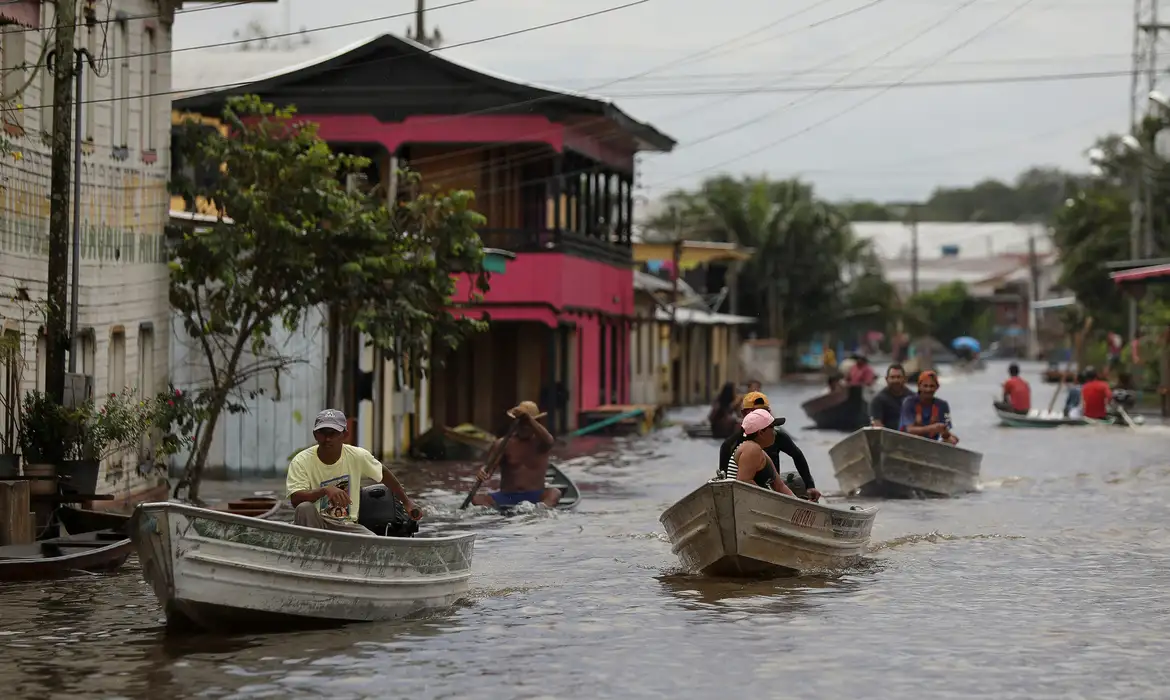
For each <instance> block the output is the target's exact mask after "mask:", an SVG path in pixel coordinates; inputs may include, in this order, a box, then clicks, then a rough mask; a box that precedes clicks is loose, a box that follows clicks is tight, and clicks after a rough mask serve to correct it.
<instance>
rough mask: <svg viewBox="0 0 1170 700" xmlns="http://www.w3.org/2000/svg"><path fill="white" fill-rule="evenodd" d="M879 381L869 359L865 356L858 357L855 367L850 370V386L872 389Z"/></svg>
mask: <svg viewBox="0 0 1170 700" xmlns="http://www.w3.org/2000/svg"><path fill="white" fill-rule="evenodd" d="M876 381H877V377H876V376H875V375H874V373H873V367H871V366H870V364H869V358H867V357H866V356H865V355H856V356H855V360H854V363H853V366H852V367H850V368H849V378H848V382H849V386H861V387H871V386H873V383H874V382H876Z"/></svg>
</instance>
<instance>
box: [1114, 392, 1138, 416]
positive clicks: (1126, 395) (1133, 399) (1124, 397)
mask: <svg viewBox="0 0 1170 700" xmlns="http://www.w3.org/2000/svg"><path fill="white" fill-rule="evenodd" d="M1113 403H1115V404H1117V405H1118V406H1121V407H1122V408H1124V409H1125V410H1127V411H1128V410H1129V409H1131V408H1133V406H1134V404H1135V403H1137V396H1135V395H1134V393H1133V392H1132V391H1129V390H1127V389H1114V390H1113Z"/></svg>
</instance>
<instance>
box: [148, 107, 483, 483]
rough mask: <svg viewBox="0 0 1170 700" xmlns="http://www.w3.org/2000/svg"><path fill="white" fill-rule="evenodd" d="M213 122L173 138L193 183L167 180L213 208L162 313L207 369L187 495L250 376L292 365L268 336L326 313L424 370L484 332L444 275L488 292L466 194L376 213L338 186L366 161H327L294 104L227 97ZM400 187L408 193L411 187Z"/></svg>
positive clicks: (176, 271) (476, 221)
mask: <svg viewBox="0 0 1170 700" xmlns="http://www.w3.org/2000/svg"><path fill="white" fill-rule="evenodd" d="M223 123H224V125H225V126H226V127H227V133H226V134H224V133H220V132H219V131H218V130H208V129H206V128H201V127H200V126H199V125H198V124H197V123H194V122H188V123H186V124H184V125H182V127H181V129H180V132H179V134H178V135H177V136H178V138H177V139H176V143H177V152H176V153H175V157H176V158H178V159H179V160H180V162H181V163H183V164H185V165H187V166H189V168H188V169H187V170H186V172H188V173H189V174H194V173H200V174H203V176H202V177H199V178H198V179H196V178H195V177H185V178H181V179H178V180H176V182H175V183H174V189H175V192H176V193H177V194H181V195H182V196H183V197H184V199H185V200H187V201H188V202H189V203H193V202H194V201H195V200H196V199H197V198H200V199H202V200H204V201H207V202H211V203H213V205H214V207H215V210H216V211H217V212H218V217H217V218H216V220H215V221H214V222H212V223H209V224H206V225H200V226H198V227H196V228H195V229H194V230H188V231H185V232H182V233H180V234H177V235H174V236H172V238H173V244H172V251H171V252H172V262H171V264H170V266H171V285H170V300H171V304H172V306H173V308H174V310H175V312H176V313H177V314H178V316H179V318H180V319H181V321H182V325H183V329H184V331H185V332H186V335H187V336H188V337H189V338H190V339H191V342H192V343H193V344H194V345H195V346H196V348H198V354H199V356H200V359H201V360H202V362H203V363H205V366H206V372H207V381H206V385H205V386H202V387H198V388H197V391H198V392H199V393H200V396H199V397H197V398H193V399H192V401H193V404H194V405H196V406H198V407H199V411H200V413H199V415H198V423H199V425H198V427H197V428H196V430H195V431H194V446H193V449H192V450H191V451H190V454H189V457H188V459H187V464H186V470H185V474H184V483H186V485H187V486H188V489H189V490H188V496H189V497H190V498H191V499H197V498H198V494H199V482H200V476H201V474H202V471H203V467H204V465H205V464H206V461H207V456H208V451H209V449H210V447H211V443H212V439H213V436H214V432H215V429H216V425H217V423H218V421H219V419H220V417H221V416H222V415H224V413H225V412H228V411H238V410H242V407H243V406H242V404H243V402H242V399H243V398H245V395H246V392H245V389H244V388H245V387H247V386H249V385H250V383H251V382H253V381H254V380H255V379H257V378H258V377H260V376H262V375H268V376H272V375H274V374H276V375H279V374H280V373H282V372H283V371H285V370H286V369H287V368H288V367H289V366H290V365H291V364H293V363H296V362H298V361H300V358H297V357H290V356H287V355H285V354H284V353H283V352H282V348H281V347H280V345H279V344H277V343H275V342H274V341H273V339H272V333H273V331H274V330H275V329H276V328H278V327H281V328H283V329H285V330H286V331H289V332H293V331H297V330H299V329H301V328H302V327H303V325H304V323H305V319H306V315H307V313H308V312H309V311H310V310H313V309H319V308H322V307H325V306H328V307H330V308H331V309H332V310H333V312H334V313H336V314H338V315H339V316H340V317H339V318H338V319H336V320H337V321H339V322H340V324H341V325H342V327H346V328H352V329H355V330H358V331H360V332H362V333H364V334H366V336H367V337H369V338H370V339H371V342H372V343H373V344H374V346H375V347H377V348H379V349H381V350H382V351H383V353H384V356H385V357H387V358H388V359H395V360H400V359H401V358H403V357H409V358H410V361H411V362H412V364H413V366H415V367H423V366H425V365H426V362H427V360H428V358H429V357H430V356H431V353H432V351H436V352H437V351H442V350H445V349H448V348H452V347H454V346H455V345H456V344H457V343H458V342H459V341H460V340H461V339H462V338H464V337H465V336H466V335H467V334H468V333H470V332H472V331H474V330H477V329H481V328H482V323H480V322H476V321H472V320H469V319H464V318H456V317H454V316H452V315H451V313H450V312H449V309H450V307H451V306H452V303H453V299H452V297H453V295H454V293H455V281H454V280H455V275H456V274H458V273H470V274H472V275H474V276H475V277H476V281H477V283H476V285H475V289H477V290H479V291H486V289H487V278H486V273H484V272H483V266H482V262H483V248H482V245H481V243H480V240H479V236H478V235H477V233H476V229H477V227H479V226H481V225H482V224H483V223H484V219H483V217H481V216H480V215H479V214H477V213H476V212H475V211H474V210H473V209H472V205H473V201H474V195H473V194H472V193H470V192H465V191H458V192H448V193H427V194H420V195H418V196H415V197H413V198H412V199H410V200H409V201H406V202H404V203H399V204H397V205H395V206H394V207H393V208H387V206H385V203H384V202H379V201H376V200H373V199H371V198H369V197H367V196H366V195H363V194H361V193H358V192H354V191H352V189H350V188H347V187H346V186H345V184H344V182H343V179H344V178H345V177H346V176H347V175H349V174H352V173H358V172H360V171H361V170H362V169H363V168H365V167H367V166H368V161H367V160H365V159H362V158H356V157H351V156H346V155H339V154H336V153H333V152H332V151H331V150H330V148H329V147H328V145H327V144H326V143H325V142H324V141H322V140H321V139H320V138H319V137H318V135H317V127H316V125H314V124H312V123H310V122H308V121H304V120H298V119H297V118H296V116H295V112H294V110H293V109H292V108H280V109H278V108H276V107H274V106H273V105H271V104H267V103H264V102H262V101H261V100H260V99H259V98H258V97H255V96H247V97H241V98H234V99H232V100H231V101H229V103H228V104H227V106H226V108H225V109H224V112H223ZM208 174H210V175H208ZM406 183H407V186H408V187H411V188H414V189H417V185H418V180H417V178H416V177H414V176H408V177H406Z"/></svg>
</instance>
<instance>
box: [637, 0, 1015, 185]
mask: <svg viewBox="0 0 1170 700" xmlns="http://www.w3.org/2000/svg"><path fill="white" fill-rule="evenodd" d="M972 2H974V0H967V1H966V2H964V3H963V5H961V6H960V7H959V10H962V9H963V8H966V7H967V6H969V5H970V4H972ZM1032 2H1033V0H1023V2H1021V3H1020V4H1018V5H1016V6H1015V7H1014V8H1012V10H1011V11H1009V12H1008V13H1007V14H1005V15H1003V16H1002V17H1000V18H999V19H997V20H996V21H994V22H992V23H991V24H989V25H987V26H985V27H984V28H983V29H981V30H979V31H978V32H976V33H975V34H973V35H972V36H971V37H969V38H968V39H967V40H965V41H963V42H962V43H960V44H958V45H956V46H954V47H952V48H951V49H948V50H947V51H946V52H944V53H943V54H942V55H940V56H938V57H937V58H936V59H935V61H933V62H932V63H930V64H926V65H925V66H923V67H921V68H918V69H916V70H914V71H913V72H911V73H909V74H907V75H906V76H905V77H904V78H903V79H902V80H901V81H899V83H898V84H897V85H901V84H905V83H906V82H908V81H909V80H910V79H912V78H914V77H915V76H917V75H920V74H921V73H923V72H924V71H926V70H928V69H929V68H930V67H931V66H932V65H934V64H937V63H939V62H941V61H943V60H945V59H946V58H947V57H949V56H951V55H952V54H955V53H957V52H958V51H960V50H962V49H964V48H966V47H967V46H970V45H971V44H972V43H974V42H975V41H976V40H978V39H979V38H981V37H983V36H984V35H986V34H987V33H988V32H990V31H991V30H992V29H995V28H996V27H998V26H1000V25H1001V24H1003V23H1004V22H1006V21H1007V20H1009V19H1011V18H1012V17H1013V16H1015V15H1016V14H1018V13H1019V12H1020V11H1022V10H1023V9H1024V8H1026V7H1027V6H1028V5H1030V4H1032ZM892 89H894V86H887V87H884V88H882V89H881V90H879V91H878V92H876V93H874V94H872V95H869V96H867V97H866V98H864V99H862V100H860V101H858V102H855V103H854V104H852V105H850V106H849V107H847V108H845V109H843V110H841V111H838V112H836V113H834V114H832V115H830V116H829V117H826V118H825V119H822V120H820V121H818V122H816V123H814V124H810V125H809V126H807V127H805V128H803V129H800V130H798V131H794V132H792V133H790V134H787V135H786V136H783V137H781V138H779V139H776V140H775V141H771V142H769V143H767V144H764V145H763V146H757V147H756V148H754V149H752V150H751V151H748V152H745V153H741V154H739V155H738V156H735V157H733V158H728V159H726V160H723V161H720V162H718V163H715V164H713V165H709V166H706V167H703V168H699V169H697V170H692V171H689V172H686V173H682V174H679V175H675V176H672V177H670V178H667V179H665V180H660V181H658V182H656V183H653V184H652V185H650V186H648V187H647V189H656V188H658V187H661V186H662V185H663V184H666V183H668V182H674V181H676V180H679V179H682V178H686V177H693V176H695V175H701V174H703V173H706V172H710V171H711V170H715V169H716V168H722V167H725V166H727V165H730V164H732V163H736V162H739V161H741V160H743V159H744V158H749V157H751V156H753V155H757V154H760V153H763V152H765V151H768V150H770V149H772V148H775V147H776V146H779V145H781V144H784V143H787V142H789V141H791V140H792V139H794V138H797V137H799V136H803V135H804V134H807V133H809V132H810V131H813V130H814V129H817V128H820V127H822V126H825V125H826V124H830V123H832V122H834V121H836V120H837V119H839V118H841V117H843V116H845V115H846V114H849V113H851V112H853V111H855V110H857V109H860V108H861V107H863V106H865V105H867V104H869V103H870V102H873V101H874V100H876V99H877V98H879V97H881V96H882V95H885V94H886V93H887V92H889V91H890V90H892ZM727 133H731V130H722V131H721V132H720V133H719V135H724V134H727ZM706 140H709V139H706Z"/></svg>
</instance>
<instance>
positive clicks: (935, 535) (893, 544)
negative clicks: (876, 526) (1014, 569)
mask: <svg viewBox="0 0 1170 700" xmlns="http://www.w3.org/2000/svg"><path fill="white" fill-rule="evenodd" d="M1022 539H1025V538H1024V536H1023V535H995V534H987V535H947V534H944V533H941V532H939V531H938V530H935V531H934V532H928V533H926V534H925V535H903V536H901V537H895V538H894V539H892V540H886V541H885V542H879V543H878V544H875V545H872V546H870V548H869V553H870V554H873V553H875V552H881V551H884V550H888V549H898V548H900V547H905V546H908V545H915V544H922V543H927V544H938V543H940V542H960V541H964V540H1022Z"/></svg>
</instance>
